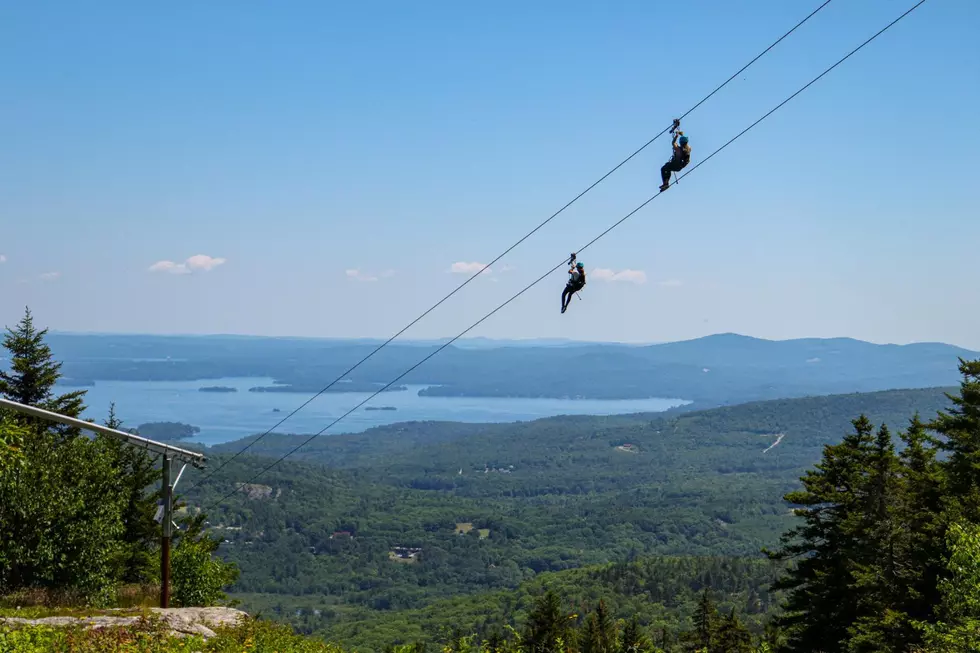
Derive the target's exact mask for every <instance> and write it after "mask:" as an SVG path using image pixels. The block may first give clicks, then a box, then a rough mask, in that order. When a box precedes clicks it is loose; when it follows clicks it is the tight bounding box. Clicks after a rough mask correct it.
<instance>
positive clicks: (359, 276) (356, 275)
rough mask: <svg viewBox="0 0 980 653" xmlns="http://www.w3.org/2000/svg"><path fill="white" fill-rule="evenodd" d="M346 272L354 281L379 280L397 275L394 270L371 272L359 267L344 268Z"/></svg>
mask: <svg viewBox="0 0 980 653" xmlns="http://www.w3.org/2000/svg"><path fill="white" fill-rule="evenodd" d="M344 274H346V275H347V278H348V279H353V280H354V281H378V280H379V279H387V278H388V277H392V276H394V275H395V271H394V270H383V271H382V272H379V273H377V274H370V273H367V272H362V271H361V270H359V269H357V268H350V269H348V270H344Z"/></svg>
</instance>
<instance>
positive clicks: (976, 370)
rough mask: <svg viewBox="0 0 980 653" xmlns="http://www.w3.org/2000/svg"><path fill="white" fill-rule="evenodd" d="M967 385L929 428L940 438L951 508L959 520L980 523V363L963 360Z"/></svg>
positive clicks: (964, 380) (951, 399)
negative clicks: (945, 457)
mask: <svg viewBox="0 0 980 653" xmlns="http://www.w3.org/2000/svg"><path fill="white" fill-rule="evenodd" d="M960 373H961V374H962V375H963V383H962V384H961V386H960V392H959V394H958V395H952V394H951V395H949V399H950V401H952V402H953V406H952V408H951V409H950V410H948V411H945V412H943V413H941V414H940V415H939V416H937V417H936V419H935V420H934V421H933V422H932V423H931V424H930V425H929V427H930V428H931V429H932V430H934V431H936V432H937V433H938V434H939V435H940V436H941V439H940V442H939V448H940V450H942V451H944V452H945V453H946V454H947V455H948V458H947V460H946V461H945V462H944V464H943V468H944V470H945V472H944V478H945V482H946V491H945V493H946V498H947V502H948V504H949V505H948V507H947V509H948V510H949V511H950V512H951V513H953V514H954V515H955V516H956V517H958V518H963V519H966V520H968V521H970V522H971V523H975V524H976V523H980V474H977V470H978V469H980V360H976V361H970V362H967V361H960Z"/></svg>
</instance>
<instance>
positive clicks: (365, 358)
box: [190, 0, 832, 490]
mask: <svg viewBox="0 0 980 653" xmlns="http://www.w3.org/2000/svg"><path fill="white" fill-rule="evenodd" d="M831 2H832V0H825V1H824V3H823V4H821V5H820V6H819V7H817V8H816V9H814V10H813V11H811V12H810V14H809V15H807V17H806V18H804V19H803V20H801V21H800V22H798V23H797V24H796V25H794V26H793V27H792V29H790V30H789V31H788V32H786V33H785V34H783V35H782V36H780V37H779V38H778V39H776V40H775V41H773V42H772V44H770V46H769V47H768V48H766V49H765V50H763V51H762V52H760V53H759V54H757V55H756V56H755V58H754V59H752V60H751V61H750V62H748V63H747V64H745V65H744V66H742V67H741V68H739V70H738V71H737V72H736V73H735V74H734V75H732V76H731V77H729V78H728V79H726V80H725V81H724V82H722V83H721V84H720V85H719V86H717V87H716V88H715V90H713V91H711V92H710V93H708V94H707V95H706V96H704V97H703V98H701V101H700V102H698V103H697V104H695V105H694V106H693V107H691V108H690V109H688V110H687V111H686V112H684V114H682V115H681V117H680V118H679V120H683V119H684V118H686V117H687V116H688V115H689V114H690V113H691V112H693V111H694V110H695V109H697V108H698V107H700V106H701V105H702V104H704V103H705V102H707V101H708V100H709V99H710V98H711V97H712V96H713V95H714V94H715V93H717V92H718V91H720V90H721V89H723V88H724V87H725V86H727V85H728V83H729V82H731V81H732V80H733V79H735V78H736V77H738V76H739V75H740V74H742V73H743V72H745V70H746V69H748V67H749V66H751V65H752V64H754V63H755V62H756V61H758V60H759V59H761V58H762V57H763V56H764V55H765V54H766V53H767V52H769V51H770V50H772V49H773V48H774V47H776V46H777V45H779V43H780V42H781V41H783V39H785V38H786V37H787V36H789V35H790V34H792V33H793V32H795V31H796V30H797V28H799V27H800V26H802V25H803V23H805V22H807V21H808V20H810V19H811V18H812V17H813V16H815V15H816V14H817V12H819V11H820V10H821V9H823V8H824V7H826V6H827V5H829V4H830V3H831ZM669 130H670V127H665V128H664V130H663V131H661V132H660V133H658V134H657V135H656V136H654V137H653V138H651V139H650V140H648V141H647V142H646V143H644V144H643V145H642V146H641V147H640V148H639V149H637V150H636V151H635V152H633V153H632V154H630V155H629V156H628V157H626V158H625V159H623V160H622V161H620V162H619V163H618V164H616V166H615V167H614V168H612V169H611V170H609V172H607V173H606V174H604V175H602V176H601V177H599V179H597V180H596V181H595V182H593V183H592V185H590V186H589V187H588V188H586V189H585V190H583V191H582V192H581V193H579V194H578V195H576V196H575V197H574V198H572V200H571V201H570V202H568V203H567V204H565V206H563V207H561V208H560V209H558V210H557V211H555V212H554V213H553V214H551V216H549V217H548V219H547V220H545V221H544V222H542V223H541V224H539V225H538V226H537V227H535V228H534V229H532V230H531V231H529V232H527V233H526V234H525V235H524V236H523V237H522V238H521V239H520V240H518V241H517V242H515V243H514V244H513V245H511V246H510V247H508V248H507V249H505V250H504V251H503V252H502V253H501V254H500V255H498V256H497V258H495V259H493V260H492V261H490V262H489V263H487V264H486V265H484V266H483V268H482V269H481V270H480V271H478V272H477V273H476V274H474V275H473V276H471V277H470V278H469V279H467V280H466V281H464V282H463V283H461V284H460V285H459V286H457V287H456V288H455V289H454V290H453V291H452V292H450V293H449V294H448V295H446V296H445V297H443V298H442V299H440V300H439V301H438V302H436V303H435V304H433V305H432V306H431V307H429V308H428V309H427V310H426V311H425V312H424V313H422V314H421V315H419V316H418V317H417V318H415V319H414V320H412V321H411V322H409V323H408V324H407V325H406V326H405V327H403V328H402V329H401V330H400V331H398V332H397V333H396V334H395V335H393V336H391V337H390V338H388V339H387V340H385V341H384V342H383V343H381V344H380V345H378V346H377V347H376V348H375V349H374V350H373V351H372V352H371V353H369V354H368V355H367V356H365V357H364V358H362V359H361V360H359V361H357V362H356V363H355V364H354V365H353V366H352V367H350V368H349V369H348V370H346V371H345V372H344V373H342V374H341V375H340V376H338V377H337V378H336V379H334V380H333V381H331V382H330V383H329V384H328V385H327V386H325V387H324V388H323V389H322V390H320V391H319V392H317V393H316V394H315V395H313V396H312V397H310V398H309V399H307V400H306V401H305V402H303V403H302V404H300V406H299V407H298V408H296V409H295V410H293V412H291V413H289V414H288V415H286V416H285V417H283V418H282V419H281V420H279V421H278V422H277V423H276V424H274V425H273V426H272V427H271V428H270V429H269V430H267V431H266V432H265V433H262V434H261V435H259V436H258V437H257V438H255V439H254V440H252V441H251V442H249V443H248V444H247V445H245V447H244V448H243V449H242V450H241V451H239V452H238V453H236V454H235V455H233V456H232V457H231V458H228V459H227V460H225V461H224V462H222V463H221V464H220V465H218V467H216V468H215V469H214V470H213V471H212V472H210V473H209V474H207V475H206V476H205V477H204V478H202V479H201V480H199V481H198V482H197V483H195V484H194V485H193V486H191V488H190V489H191V490H193V489H194V488H196V487H198V486H199V485H201V483H203V482H204V481H206V480H208V479H209V478H211V477H212V476H214V475H215V474H216V473H218V471H219V470H221V468H222V467H224V466H225V465H227V464H228V463H230V462H231V461H233V460H234V459H235V458H238V457H239V456H240V455H242V454H243V453H245V452H246V451H247V450H248V449H250V448H251V447H252V446H253V445H254V444H255V443H257V442H258V441H259V440H261V439H262V438H264V437H265V436H267V435H269V434H270V433H272V432H273V431H274V430H276V429H277V428H279V427H280V426H282V424H283V423H284V422H285V421H286V420H288V419H289V418H290V417H292V416H293V415H295V414H296V413H298V412H299V411H301V410H302V409H303V408H305V407H306V406H308V405H309V404H310V402H312V401H313V400H314V399H316V398H317V397H319V396H320V395H322V394H323V393H324V392H326V391H327V390H329V389H330V388H332V387H333V386H335V385H336V384H338V383H340V381H342V380H343V379H344V378H346V377H347V375H348V374H350V373H351V372H353V371H354V370H356V369H357V368H358V367H360V366H361V365H362V364H364V363H365V362H367V360H368V359H369V358H371V357H372V356H374V355H375V354H377V353H378V352H379V351H381V350H382V349H384V348H385V347H387V346H388V345H389V344H391V342H392V341H394V340H395V339H396V338H398V336H400V335H402V334H403V333H405V332H406V331H408V330H409V329H410V328H412V327H413V326H415V325H416V324H418V323H419V322H420V321H421V320H422V319H423V318H425V317H426V316H427V315H428V314H429V313H431V312H432V311H434V310H435V309H437V308H439V306H441V305H442V304H443V303H444V302H446V301H447V300H448V299H449V298H450V297H452V296H453V295H455V294H456V293H457V292H459V291H460V290H462V289H463V288H464V287H465V286H467V285H468V284H469V283H470V282H471V281H473V280H474V279H476V278H477V277H478V276H480V275H481V274H483V273H484V272H485V271H486V270H487V269H488V268H489V267H490V266H491V265H494V264H495V263H496V262H497V261H499V260H500V259H502V258H503V257H504V256H506V255H507V254H509V253H510V252H512V251H513V250H514V249H515V248H517V246H518V245H520V244H521V243H523V242H524V241H525V240H527V239H528V238H530V237H531V236H533V235H534V234H535V233H537V232H538V231H539V230H540V229H541V228H542V227H544V226H545V225H546V224H548V223H549V222H551V221H552V220H554V219H555V218H557V217H558V216H559V215H560V214H562V213H563V212H564V211H565V209H567V208H568V207H570V206H571V205H572V204H574V203H575V202H577V201H578V200H580V199H581V198H582V197H583V196H585V194H586V193H588V192H589V191H591V190H592V189H593V188H595V187H596V186H598V185H599V184H601V183H602V182H603V181H605V180H606V179H607V178H608V177H609V176H610V175H612V174H613V173H614V172H616V171H617V170H619V169H620V168H622V167H623V166H624V165H626V164H627V163H628V162H629V161H631V160H632V159H633V158H634V157H635V156H636V155H637V154H639V153H640V152H642V151H643V150H645V149H646V148H647V147H648V146H650V144H652V143H653V142H654V141H655V140H657V139H658V138H660V137H661V136H663V135H664V134H666V133H667V131H669Z"/></svg>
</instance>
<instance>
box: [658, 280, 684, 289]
mask: <svg viewBox="0 0 980 653" xmlns="http://www.w3.org/2000/svg"><path fill="white" fill-rule="evenodd" d="M657 285H658V286H663V287H664V288H677V287H679V286H683V285H684V283H683V282H682V281H680V280H678V279H667V280H666V281H660V282H658V283H657Z"/></svg>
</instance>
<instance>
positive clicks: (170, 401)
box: [58, 377, 690, 444]
mask: <svg viewBox="0 0 980 653" xmlns="http://www.w3.org/2000/svg"><path fill="white" fill-rule="evenodd" d="M216 385H219V386H228V387H232V388H238V392H198V388H201V387H203V386H216ZM269 385H274V382H273V380H272V379H267V378H255V377H251V378H227V379H208V380H206V381H97V382H96V384H95V386H94V387H88V388H85V390H86V399H85V403H86V404H87V405H88V409H87V411H86V413H85V417H86V418H91V419H94V420H96V421H98V422H102V421H104V420H105V418H106V415H107V414H108V412H109V404H110V402H115V404H116V415H117V416H118V417H119V418H120V419H122V420H123V426H124V427H125V428H134V427H136V426H137V425H139V424H143V423H145V422H183V423H185V424H192V425H194V426H197V427H198V428H200V429H201V432H200V433H199V434H198V435H197V436H196V437H195V438H193V439H194V441H196V442H203V443H205V444H219V443H222V442H230V441H232V440H237V439H239V438H242V437H245V436H248V435H253V434H256V433H263V432H265V431H266V430H268V429H270V428H272V427H273V426H274V425H275V424H276V423H277V422H278V421H279V420H281V419H283V418H285V417H286V416H287V415H288V414H289V413H290V412H292V411H293V410H295V409H296V408H297V407H299V406H300V405H301V404H303V403H304V402H305V401H307V400H308V399H309V398H310V397H311V396H312V395H313V393H296V392H248V389H249V388H253V387H256V386H269ZM423 387H425V386H408V390H406V391H404V392H385V393H382V394H380V395H378V396H377V397H375V398H374V399H372V400H371V401H370V402H368V403H367V404H365V405H364V406H362V407H361V408H359V409H358V410H356V411H355V412H353V413H351V414H350V415H349V416H348V417H346V418H344V420H343V421H341V422H340V423H338V424H337V425H336V426H334V427H333V428H331V429H330V430H329V431H327V432H326V433H325V435H326V434H330V433H359V432H361V431H364V430H365V429H368V428H371V427H373V426H380V425H382V424H392V423H394V422H408V421H414V420H445V421H455V422H516V421H524V420H532V419H538V418H541V417H552V416H554V415H616V414H626V413H645V412H661V411H664V410H667V409H668V408H671V407H673V406H681V405H684V404H687V403H690V402H688V401H684V400H682V399H624V400H615V401H608V400H598V399H498V398H483V397H420V396H418V391H419V390H420V389H421V388H423ZM77 389H78V388H59V389H58V390H59V391H60V392H66V391H69V390H77ZM369 395H370V393H366V392H365V393H362V392H348V393H325V394H322V395H320V396H319V397H317V398H316V399H314V400H313V401H312V402H310V403H309V404H308V405H307V406H306V407H305V408H303V409H302V410H301V411H299V412H298V413H296V415H294V416H292V417H290V418H289V419H288V420H287V421H286V422H285V423H284V424H282V426H280V427H278V428H276V429H275V430H276V432H278V433H316V432H317V431H319V430H320V429H322V428H324V427H325V426H326V425H327V424H329V423H330V422H332V421H333V420H334V419H336V418H337V417H340V416H341V415H343V414H344V413H345V412H347V411H348V410H350V409H351V408H353V407H354V406H355V405H357V404H358V403H360V402H362V401H364V399H366V398H367V397H368V396H369ZM368 406H394V407H395V408H397V410H394V411H389V410H376V411H366V410H365V408H367V407H368ZM276 408H278V409H279V410H280V411H281V412H278V413H277V412H273V409H276Z"/></svg>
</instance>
